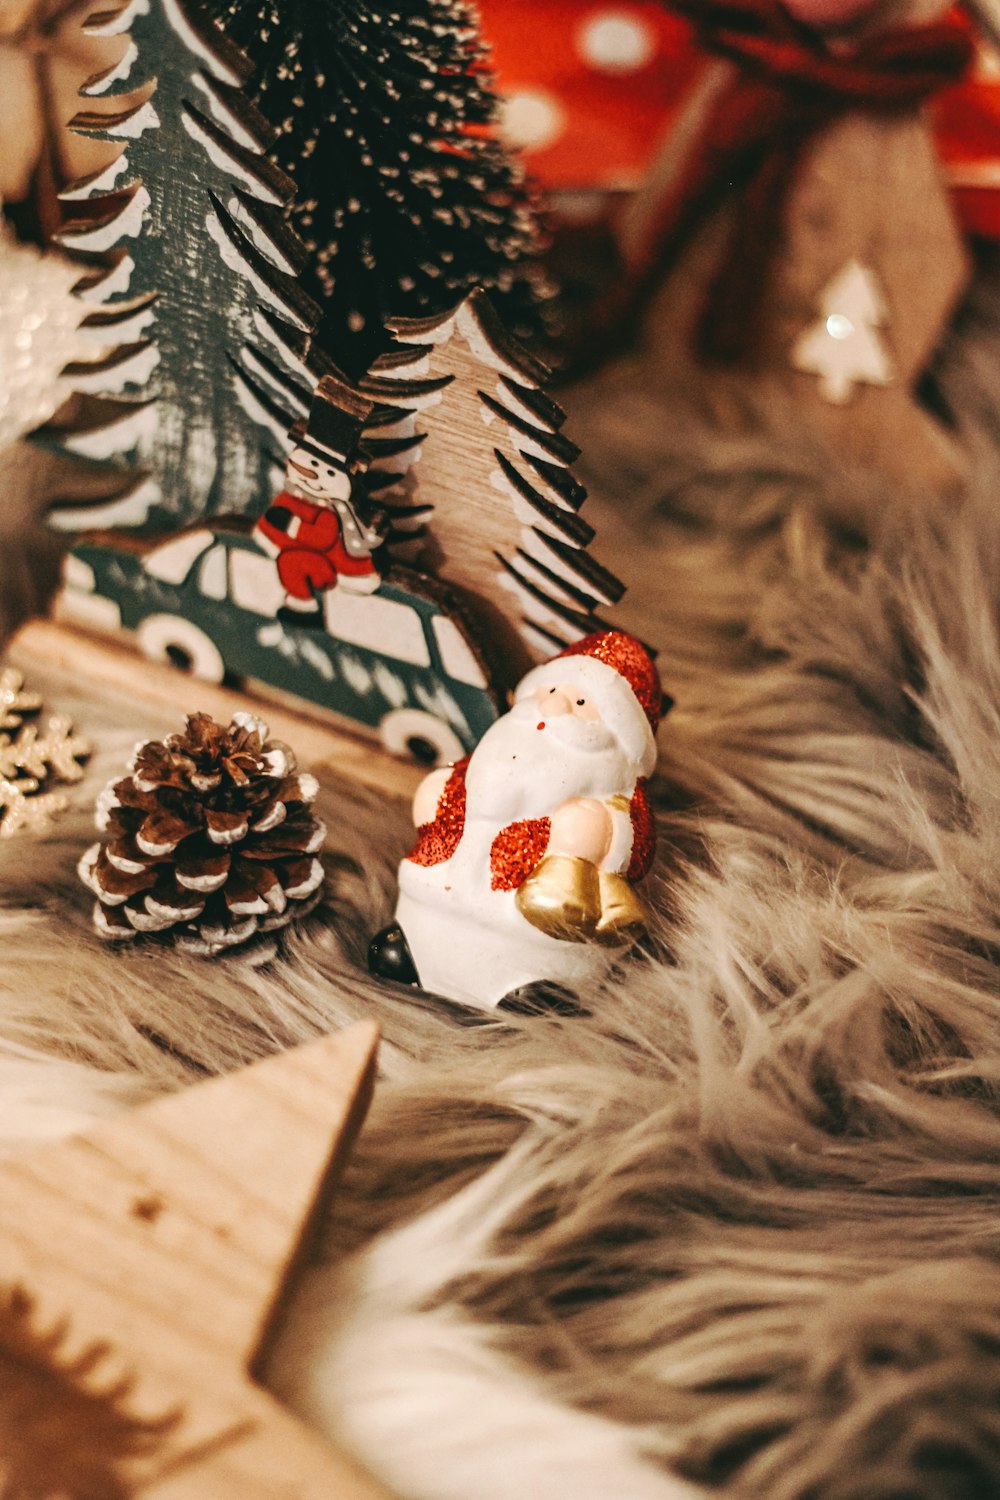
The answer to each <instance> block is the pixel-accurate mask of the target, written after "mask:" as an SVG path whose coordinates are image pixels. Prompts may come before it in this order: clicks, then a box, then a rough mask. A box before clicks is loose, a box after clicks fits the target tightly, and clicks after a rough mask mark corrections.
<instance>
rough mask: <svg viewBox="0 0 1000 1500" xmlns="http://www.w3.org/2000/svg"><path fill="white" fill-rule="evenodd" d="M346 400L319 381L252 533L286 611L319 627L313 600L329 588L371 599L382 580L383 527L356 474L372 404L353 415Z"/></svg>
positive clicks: (340, 389)
mask: <svg viewBox="0 0 1000 1500" xmlns="http://www.w3.org/2000/svg"><path fill="white" fill-rule="evenodd" d="M351 397H352V392H350V391H349V390H348V389H347V387H345V386H341V385H340V383H339V382H337V381H335V380H333V379H332V377H329V376H328V377H325V378H324V379H323V380H322V381H320V383H319V385H318V386H317V387H316V390H315V392H314V394H313V400H312V406H311V407H310V411H309V420H308V422H305V423H298V424H296V426H295V427H293V428H292V432H291V437H292V441H293V443H294V445H295V446H294V447H293V448H292V451H291V452H290V454H289V455H288V462H287V465H286V468H285V488H284V489H283V490H282V492H281V494H280V495H278V496H277V498H276V499H275V501H274V503H273V504H272V505H270V506H269V507H268V509H267V510H266V511H265V512H264V514H263V516H262V517H261V518H260V520H259V521H258V522H257V525H256V527H255V528H254V533H253V535H254V540H255V541H256V542H257V544H258V546H259V547H261V548H262V549H263V550H264V551H265V552H268V553H270V554H271V556H272V557H274V558H275V559H276V560H277V564H278V577H279V578H280V579H281V583H282V587H283V588H284V590H285V609H286V610H288V611H289V613H290V614H291V616H292V618H293V619H294V621H295V623H296V624H299V625H303V624H308V623H310V622H315V623H317V624H318V623H319V621H320V617H321V616H320V602H319V599H318V598H317V595H321V594H323V593H325V592H326V591H327V590H328V589H332V588H337V587H338V586H339V587H340V588H343V589H348V590H349V591H350V592H352V593H356V594H362V593H363V594H370V593H373V592H374V591H375V589H377V588H378V586H379V583H380V581H381V580H380V576H379V572H378V569H377V568H376V566H375V562H374V560H373V557H372V553H373V551H374V550H375V549H376V548H377V547H378V546H379V545H380V544H381V542H382V541H383V539H384V526H383V525H382V524H381V518H380V516H379V515H378V513H376V512H372V511H371V509H370V506H369V504H368V500H367V497H366V496H365V497H363V498H359V496H358V494H357V490H356V484H357V481H356V480H355V477H354V476H355V473H356V471H357V469H358V467H359V464H358V458H357V453H358V443H359V441H360V436H361V422H362V420H363V417H364V415H365V414H366V413H368V412H370V411H371V406H370V404H368V403H364V402H359V403H358V410H357V411H354V410H352V408H351ZM362 407H363V408H364V410H363V411H362V409H361V408H362ZM366 511H367V514H365V512H366Z"/></svg>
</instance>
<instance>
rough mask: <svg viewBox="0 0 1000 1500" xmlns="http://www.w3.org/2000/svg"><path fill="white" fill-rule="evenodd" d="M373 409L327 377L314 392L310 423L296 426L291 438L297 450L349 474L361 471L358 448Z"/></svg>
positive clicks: (333, 379)
mask: <svg viewBox="0 0 1000 1500" xmlns="http://www.w3.org/2000/svg"><path fill="white" fill-rule="evenodd" d="M373 409H374V407H373V403H372V402H371V401H366V400H365V398H364V397H363V396H361V395H360V394H359V393H358V392H357V391H353V390H352V389H351V388H350V386H348V385H345V384H344V383H343V381H340V380H337V379H336V377H335V376H333V375H324V376H323V379H322V380H321V381H320V383H319V385H318V386H317V387H316V389H315V390H314V391H313V396H312V402H311V404H310V407H309V418H308V421H305V422H296V423H295V426H294V427H293V428H292V430H291V433H290V434H289V435H290V437H291V439H292V441H293V442H294V444H295V446H296V447H297V448H305V449H306V451H307V452H308V453H312V454H315V456H316V457H317V458H319V459H321V460H322V462H323V463H325V464H329V465H330V467H331V468H334V469H340V470H342V472H343V473H345V474H350V473H352V472H353V470H354V469H356V468H357V467H358V464H357V462H356V459H357V453H358V444H359V442H360V441H361V434H362V432H363V431H364V426H365V423H366V421H367V420H368V418H369V417H370V416H371V413H372V411H373Z"/></svg>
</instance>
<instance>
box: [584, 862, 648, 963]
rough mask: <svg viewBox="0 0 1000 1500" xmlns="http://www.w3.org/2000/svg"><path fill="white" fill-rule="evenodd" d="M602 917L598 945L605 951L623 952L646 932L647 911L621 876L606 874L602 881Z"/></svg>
mask: <svg viewBox="0 0 1000 1500" xmlns="http://www.w3.org/2000/svg"><path fill="white" fill-rule="evenodd" d="M598 884H599V890H600V898H601V915H600V917H599V918H598V921H597V926H596V927H595V928H594V941H595V942H598V943H600V944H601V945H602V946H603V947H605V948H620V947H624V946H625V944H626V943H631V942H634V941H635V939H636V938H638V937H642V935H643V933H644V932H645V931H646V924H647V913H646V908H645V906H644V905H643V903H642V901H641V900H640V898H639V896H637V895H636V892H635V888H634V887H633V886H631V885H629V883H628V881H627V880H626V879H624V877H623V876H621V875H613V874H612V873H611V871H610V870H602V871H601V873H600V876H599V877H598Z"/></svg>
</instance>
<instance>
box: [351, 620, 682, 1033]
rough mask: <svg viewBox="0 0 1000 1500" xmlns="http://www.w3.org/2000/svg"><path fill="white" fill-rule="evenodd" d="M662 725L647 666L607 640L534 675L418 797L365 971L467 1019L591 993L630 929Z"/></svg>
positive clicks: (632, 651)
mask: <svg viewBox="0 0 1000 1500" xmlns="http://www.w3.org/2000/svg"><path fill="white" fill-rule="evenodd" d="M663 710H664V697H663V692H662V689H661V686H660V680H659V676H658V674H657V671H656V668H655V667H654V665H653V663H652V661H651V660H650V657H649V655H648V653H647V652H646V650H645V649H644V647H642V646H641V645H640V644H639V642H638V641H635V640H633V639H632V637H631V636H628V635H624V634H622V633H621V632H618V631H605V632H602V633H600V634H597V635H591V636H587V637H586V638H585V639H584V640H582V641H579V642H578V643H577V644H575V645H573V646H570V647H568V648H567V649H566V650H565V651H563V652H561V653H560V655H559V656H557V657H554V658H553V659H552V660H551V661H549V662H546V663H545V664H544V665H542V666H539V667H535V668H533V669H532V670H531V671H530V672H529V673H528V674H527V676H526V677H525V678H524V679H523V680H522V681H521V683H520V685H519V686H518V688H517V691H516V693H515V695H514V704H513V707H512V708H511V710H510V712H509V713H507V714H506V715H505V716H504V717H503V718H502V719H499V720H498V721H497V722H496V723H495V724H494V725H493V726H492V727H491V728H490V729H489V730H487V732H486V734H485V735H484V736H483V738H482V740H481V741H480V743H479V745H478V746H477V747H476V749H475V751H474V752H473V754H472V755H471V756H470V757H469V758H468V759H467V760H465V761H461V762H459V764H458V765H456V766H454V767H452V768H448V769H445V770H441V771H435V772H432V773H431V775H430V776H428V777H427V778H426V780H425V781H424V782H423V783H422V785H421V787H420V788H419V790H418V792H417V796H416V799H415V801H414V808H413V812H414V822H415V823H416V825H417V830H418V836H417V843H416V846H415V848H414V849H413V851H412V852H411V853H410V854H409V855H408V856H407V858H406V859H404V860H403V862H402V864H401V865H400V870H399V902H398V905H397V907H396V920H395V922H394V923H392V924H390V926H389V927H387V928H385V929H384V930H383V931H382V932H380V933H379V934H378V936H377V937H376V938H375V939H374V940H373V942H372V945H371V950H370V953H369V964H370V967H371V968H372V970H373V972H374V973H377V974H379V975H381V976H382V977H383V978H391V979H397V980H401V981H403V982H404V983H409V984H419V985H421V986H422V987H423V988H424V989H426V990H430V991H431V992H433V993H434V994H437V995H442V996H444V997H446V998H448V999H451V1000H457V1001H460V1002H463V1003H464V1004H467V1005H472V1006H477V1007H479V1008H481V1009H491V1008H492V1007H494V1006H496V1005H498V1004H499V1003H500V1001H501V1000H503V999H505V997H508V996H510V995H512V994H514V993H516V992H524V991H525V990H526V989H527V988H528V987H530V986H535V985H545V986H548V987H552V986H555V987H557V988H558V989H561V990H566V989H568V990H573V991H575V990H577V989H578V988H579V987H580V986H581V985H584V984H586V983H587V982H588V981H592V980H594V979H595V978H599V977H600V975H601V974H602V973H603V972H604V971H605V970H606V969H607V968H608V967H609V966H610V964H611V963H612V962H613V960H614V957H615V954H616V952H620V951H621V949H622V948H623V947H624V946H626V945H627V944H629V943H631V942H632V941H633V940H634V939H635V938H636V937H637V936H639V935H640V934H641V933H642V931H643V930H644V927H645V909H644V907H643V904H642V901H641V900H640V898H639V896H638V894H637V892H636V890H635V885H636V882H638V881H640V880H641V879H642V877H643V876H644V875H645V874H646V873H647V871H648V869H649V867H650V864H651V862H652V858H653V847H654V829H653V819H652V814H651V811H650V805H649V798H648V795H647V791H646V782H647V779H648V777H649V776H650V774H651V773H652V770H653V767H654V765H655V762H656V739H655V735H656V730H657V726H658V725H659V722H660V717H661V715H662V713H663Z"/></svg>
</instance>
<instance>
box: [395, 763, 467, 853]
mask: <svg viewBox="0 0 1000 1500" xmlns="http://www.w3.org/2000/svg"><path fill="white" fill-rule="evenodd" d="M469 759H470V757H469V756H468V755H467V756H466V757H465V759H464V760H460V761H457V762H456V764H455V769H454V770H453V771H452V773H451V775H450V776H449V777H448V780H447V781H446V782H445V788H444V791H443V792H442V793H441V800H440V801H439V802H438V805H437V812H436V813H435V815H434V821H433V823H422V824H421V826H420V827H419V828H418V829H417V842H416V844H415V845H414V847H413V849H412V850H411V852H410V853H409V854H408V855H407V859H409V860H410V862H411V863H412V864H415V865H441V864H444V862H445V860H446V859H451V856H452V855H453V854H454V852H455V850H456V849H457V848H458V844H459V840H460V839H461V837H462V830H463V829H464V827H465V771H466V767H467V766H468V764H469Z"/></svg>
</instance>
